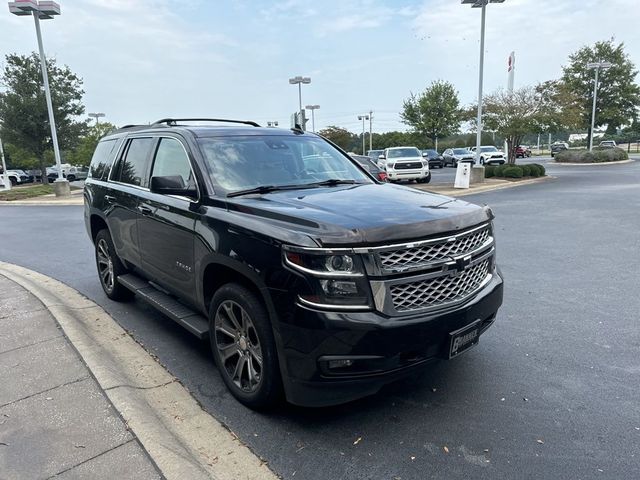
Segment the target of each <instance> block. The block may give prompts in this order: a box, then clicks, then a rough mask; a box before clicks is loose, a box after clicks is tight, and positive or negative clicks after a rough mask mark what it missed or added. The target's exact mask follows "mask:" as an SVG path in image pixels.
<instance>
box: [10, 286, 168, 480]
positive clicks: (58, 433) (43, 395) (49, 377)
mask: <svg viewBox="0 0 640 480" xmlns="http://www.w3.org/2000/svg"><path fill="white" fill-rule="evenodd" d="M0 385H2V388H1V389H0V478H2V479H7V480H8V479H25V478H34V479H35V478H50V477H53V476H55V478H61V479H67V478H92V479H114V478H122V479H124V478H136V479H158V478H163V476H162V475H161V474H160V473H159V471H158V469H157V468H156V466H155V465H154V463H153V462H152V460H151V459H150V458H149V456H148V455H147V453H146V452H145V450H144V449H143V448H142V446H141V445H140V443H139V442H138V440H137V438H136V437H135V436H134V435H133V434H132V433H131V432H130V431H129V430H128V428H127V426H126V425H125V423H124V421H123V420H122V418H121V417H120V415H119V414H118V412H117V411H116V410H115V409H114V408H113V405H112V404H111V402H110V401H109V400H108V399H107V398H106V396H105V394H104V392H103V391H102V389H101V388H100V387H99V385H98V383H97V382H96V381H95V379H94V378H93V376H92V375H91V373H90V372H89V370H88V368H87V367H86V366H85V364H84V362H83V361H82V359H81V358H80V357H79V356H78V353H77V352H76V350H75V349H74V348H73V347H72V346H71V345H70V343H69V341H68V340H67V338H66V337H65V336H64V334H63V333H62V331H61V330H60V328H59V327H58V324H57V323H56V321H55V319H54V318H53V316H52V315H51V313H50V312H49V310H48V309H46V308H45V307H44V305H43V304H42V303H41V302H40V301H39V300H38V299H37V298H36V297H34V296H33V295H32V294H31V293H29V292H28V291H27V290H25V289H24V288H22V287H21V286H19V285H18V284H17V283H14V282H13V281H11V280H9V279H8V278H6V277H5V276H2V275H0Z"/></svg>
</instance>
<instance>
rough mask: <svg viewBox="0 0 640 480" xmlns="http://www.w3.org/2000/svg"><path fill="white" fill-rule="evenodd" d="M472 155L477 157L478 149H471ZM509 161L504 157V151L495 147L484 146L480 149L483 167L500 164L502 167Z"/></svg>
mask: <svg viewBox="0 0 640 480" xmlns="http://www.w3.org/2000/svg"><path fill="white" fill-rule="evenodd" d="M469 151H471V153H473V155H474V156H475V154H476V147H471V148H470V149H469ZM506 161H507V159H506V158H505V156H504V152H503V151H502V150H498V149H497V148H496V147H494V146H493V145H483V146H481V147H480V164H481V165H492V164H498V165H502V164H504V163H506Z"/></svg>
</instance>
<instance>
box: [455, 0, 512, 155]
mask: <svg viewBox="0 0 640 480" xmlns="http://www.w3.org/2000/svg"><path fill="white" fill-rule="evenodd" d="M488 3H504V0H462V4H463V5H471V8H482V15H481V20H480V69H479V70H480V71H479V75H478V117H477V119H476V123H477V125H478V133H477V135H476V159H475V164H476V165H480V144H481V143H482V81H483V79H484V24H485V19H486V16H487V4H488Z"/></svg>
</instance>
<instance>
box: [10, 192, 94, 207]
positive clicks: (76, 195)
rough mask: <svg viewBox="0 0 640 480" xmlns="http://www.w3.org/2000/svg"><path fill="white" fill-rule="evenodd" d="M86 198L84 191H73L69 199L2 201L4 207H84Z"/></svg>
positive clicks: (49, 197)
mask: <svg viewBox="0 0 640 480" xmlns="http://www.w3.org/2000/svg"><path fill="white" fill-rule="evenodd" d="M83 204H84V197H83V195H82V190H81V189H80V190H71V195H69V196H68V197H56V196H55V194H53V193H51V194H49V195H40V196H38V197H32V198H25V199H24V200H12V201H6V200H0V206H2V205H38V206H40V205H83Z"/></svg>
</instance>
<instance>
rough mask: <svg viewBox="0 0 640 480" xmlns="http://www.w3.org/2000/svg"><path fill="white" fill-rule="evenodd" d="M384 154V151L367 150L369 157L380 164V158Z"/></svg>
mask: <svg viewBox="0 0 640 480" xmlns="http://www.w3.org/2000/svg"><path fill="white" fill-rule="evenodd" d="M383 154H384V150H367V157H369V158H370V159H371V160H373V161H374V162H375V163H378V157H380V155H383Z"/></svg>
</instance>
